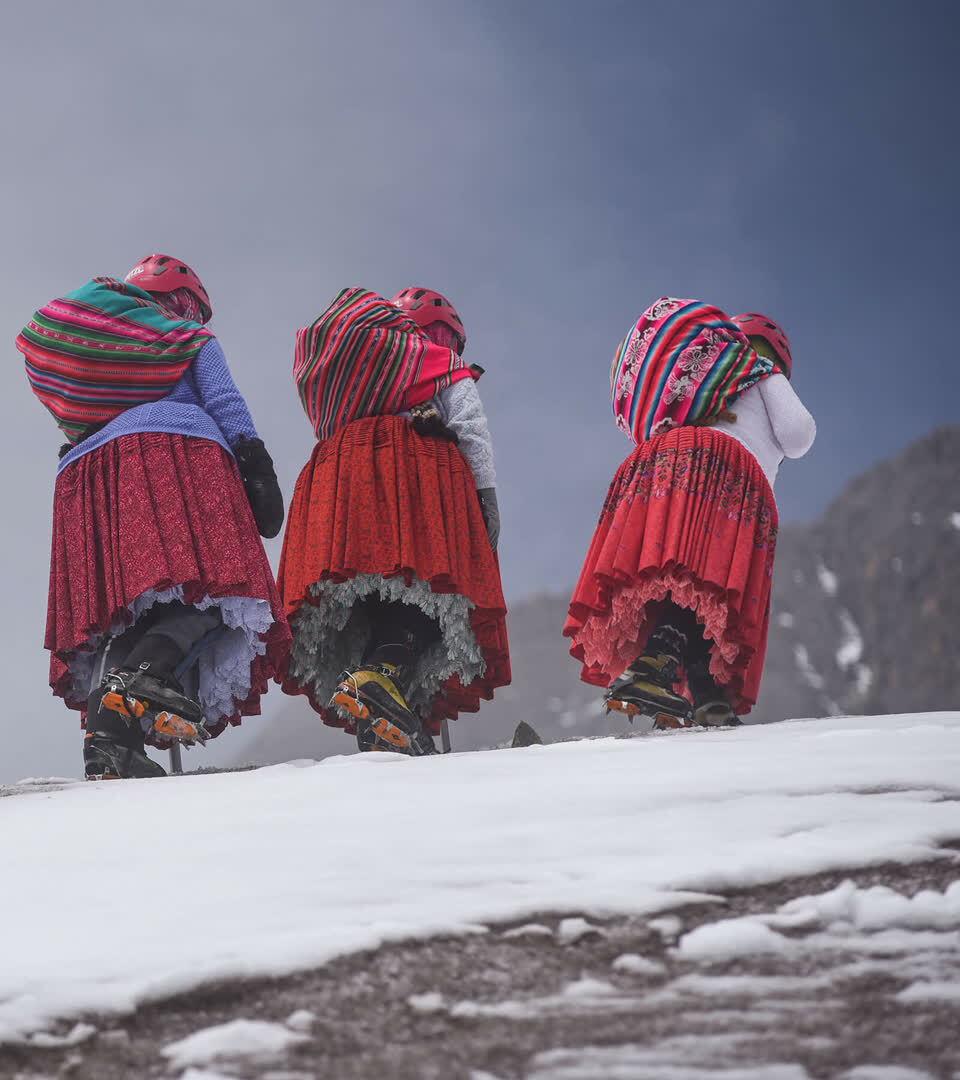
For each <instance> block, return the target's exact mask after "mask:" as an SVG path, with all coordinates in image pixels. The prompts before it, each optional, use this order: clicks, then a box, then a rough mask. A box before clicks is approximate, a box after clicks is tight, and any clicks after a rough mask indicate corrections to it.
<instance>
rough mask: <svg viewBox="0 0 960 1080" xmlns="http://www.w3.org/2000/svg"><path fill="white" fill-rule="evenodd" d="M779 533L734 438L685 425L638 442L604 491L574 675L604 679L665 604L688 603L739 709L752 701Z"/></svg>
mask: <svg viewBox="0 0 960 1080" xmlns="http://www.w3.org/2000/svg"><path fill="white" fill-rule="evenodd" d="M776 541H777V508H776V503H775V502H774V498H773V492H772V490H771V488H770V485H769V483H768V482H767V479H766V477H765V476H764V475H763V471H762V470H761V468H760V466H759V464H758V463H757V460H756V458H754V456H753V455H752V454H751V453H750V452H749V451H748V450H747V449H746V448H745V447H744V446H743V445H741V443H739V442H737V440H736V439H733V438H731V437H730V436H728V435H725V434H723V433H722V432H717V431H712V430H711V429H710V428H698V427H683V428H677V429H676V430H674V431H670V432H667V433H666V434H664V435H659V436H657V437H656V438H653V439H650V440H649V441H648V442H645V443H643V445H641V446H639V447H637V449H636V450H634V452H633V453H632V454H631V455H630V456H629V457H628V458H627V460H626V461H624V463H623V464H622V465H621V466H620V468H619V469H618V470H617V474H616V476H615V477H614V478H613V482H612V483H611V485H610V489H609V491H608V492H607V498H606V501H605V502H604V505H603V512H602V513H601V515H600V521H599V523H598V524H597V528H596V531H595V532H594V535H593V540H592V541H591V544H590V548H589V551H588V552H587V557H586V560H585V562H584V565H583V570H582V571H581V573H580V579H579V581H578V582H577V586H576V588H575V589H574V592H573V597H572V599H571V601H570V610H569V616H568V619H567V623H566V625H565V627H564V630H563V632H564V634H565V635H566V636H567V637H569V638H572V639H573V640H572V644H571V646H570V652H571V654H572V655H573V656H574V657H575V658H576V659H578V660H580V661H581V662H582V664H583V669H582V671H581V675H580V677H581V679H583V681H584V682H588V683H592V684H594V685H596V686H608V685H609V684H610V682H611V681H612V680H613V679H615V678H616V677H617V676H618V675H620V674H621V673H622V672H623V670H624V668H626V666H627V665H628V664H629V663H630V662H631V661H632V660H634V658H635V657H636V656H638V655H639V654H640V653H641V652H642V649H643V645H644V643H645V642H646V639H647V637H648V636H649V634H650V632H651V631H652V630H653V628H654V626H655V625H656V622H657V619H658V618H659V617H660V614H661V612H662V610H663V606H664V601H666V600H668V599H669V600H672V601H673V602H675V603H677V604H679V605H681V606H682V607H687V608H690V609H692V610H693V611H694V613H695V614H696V616H697V619H698V621H699V622H700V624H701V625H702V626H703V628H704V633H705V635H706V637H707V638H708V639H711V640H710V644H711V664H710V669H711V673H712V674H713V676H714V678H715V679H716V680H717V682H718V683H719V684H720V685H722V686H723V687H724V688H725V689H726V692H727V695H728V697H729V700H730V704H731V705H732V706H733V708H734V710H735V711H736V712H737V713H738V714H739V715H743V714H745V713H747V712H749V711H750V709H751V707H752V706H753V705H755V704H756V700H757V692H758V690H759V688H760V676H761V672H762V669H763V659H764V654H765V651H766V643H767V625H768V619H769V610H770V585H771V581H772V575H773V559H774V553H775V550H776Z"/></svg>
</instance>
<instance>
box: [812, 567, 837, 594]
mask: <svg viewBox="0 0 960 1080" xmlns="http://www.w3.org/2000/svg"><path fill="white" fill-rule="evenodd" d="M817 581H819V582H820V588H821V589H823V591H824V592H825V593H826V594H827V596H836V595H837V575H836V574H835V573H834V572H833V571H832V570H830V569H829V568H828V567H827V565H826V563H824V561H823V560H822V559H819V560H818V561H817Z"/></svg>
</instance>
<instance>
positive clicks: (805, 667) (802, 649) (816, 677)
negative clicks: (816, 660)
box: [793, 643, 824, 690]
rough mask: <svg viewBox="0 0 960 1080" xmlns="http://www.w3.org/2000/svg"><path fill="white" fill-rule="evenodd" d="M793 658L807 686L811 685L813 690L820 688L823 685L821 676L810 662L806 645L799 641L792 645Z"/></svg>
mask: <svg viewBox="0 0 960 1080" xmlns="http://www.w3.org/2000/svg"><path fill="white" fill-rule="evenodd" d="M793 659H794V660H795V661H796V665H797V669H798V670H799V672H800V674H801V676H802V677H803V681H804V682H805V683H806V684H807V686H812V687H813V689H814V690H822V689H823V687H824V682H823V676H822V675H821V674H820V672H819V671H817V669H816V668H815V667H814V666H813V664H812V663H811V661H810V654H809V653H808V652H807V647H806V645H802V644H800V643H797V644H796V645H794V647H793Z"/></svg>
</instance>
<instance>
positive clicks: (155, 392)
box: [17, 277, 212, 444]
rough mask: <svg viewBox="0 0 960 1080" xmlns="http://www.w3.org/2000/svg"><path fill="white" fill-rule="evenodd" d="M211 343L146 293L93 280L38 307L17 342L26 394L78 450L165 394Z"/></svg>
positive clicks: (197, 328) (123, 284) (108, 280)
mask: <svg viewBox="0 0 960 1080" xmlns="http://www.w3.org/2000/svg"><path fill="white" fill-rule="evenodd" d="M211 337H212V335H211V333H210V331H209V330H205V329H204V328H203V327H202V326H201V325H200V324H199V323H195V322H190V321H189V320H187V319H178V318H175V317H174V315H173V313H171V312H170V311H169V310H168V309H167V308H165V307H163V306H162V305H161V304H159V303H158V302H157V301H156V300H154V299H153V297H151V296H150V294H149V293H147V292H144V291H143V289H138V288H137V286H136V285H128V284H127V283H126V282H123V281H116V280H115V279H114V278H108V277H99V278H94V279H93V280H92V281H88V282H87V284H86V285H82V286H81V287H80V288H79V289H74V291H73V292H70V293H67V295H66V296H65V297H63V298H62V299H59V300H52V301H51V302H50V303H49V304H47V305H46V307H42V308H41V309H40V310H39V311H38V312H37V313H36V314H35V315H34V316H33V318H32V319H31V320H30V322H28V323H27V325H26V326H25V327H24V328H23V330H22V331H21V332H20V334H19V335H18V336H17V348H18V349H19V350H20V351H21V352H22V353H23V355H24V357H25V358H26V366H27V378H28V379H29V380H30V387H31V389H32V390H33V392H34V393H35V394H36V395H37V397H38V398H39V399H40V400H41V401H42V402H43V404H44V405H46V407H47V408H48V409H49V410H50V412H52V413H53V415H54V417H55V419H56V421H57V424H58V425H59V426H60V428H61V430H62V431H63V433H64V434H65V435H66V437H67V439H68V440H69V441H70V442H71V443H73V444H76V443H78V442H80V440H81V439H82V438H83V436H84V432H85V430H86V429H87V428H89V427H91V426H99V425H102V424H105V423H107V422H108V421H110V420H112V419H113V418H114V417H115V416H119V414H120V413H122V412H123V411H124V410H126V409H130V408H132V407H133V406H134V405H144V404H146V403H147V402H149V401H157V400H158V399H159V398H162V397H163V396H164V395H165V394H168V393H169V392H170V391H171V390H172V389H173V387H174V385H175V384H176V382H177V380H178V379H179V378H180V376H181V375H182V374H183V373H184V372H185V371H186V370H187V368H188V367H189V366H190V364H191V363H192V361H193V359H194V357H195V356H196V355H197V353H198V352H199V351H200V350H201V349H202V348H203V346H204V345H205V344H206V343H207V342H208V341H209V340H210V338H211Z"/></svg>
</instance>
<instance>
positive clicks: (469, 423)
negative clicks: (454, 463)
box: [430, 379, 497, 490]
mask: <svg viewBox="0 0 960 1080" xmlns="http://www.w3.org/2000/svg"><path fill="white" fill-rule="evenodd" d="M430 404H431V405H432V406H433V407H434V408H435V409H436V410H437V412H438V413H439V415H440V419H441V420H442V421H443V422H444V423H445V424H446V425H447V427H448V428H450V430H451V431H455V432H456V434H457V438H458V439H459V440H460V442H459V444H458V449H459V450H460V453H461V454H463V456H464V458H465V459H466V462H467V464H468V465H469V466H470V469H471V470H472V472H473V478H474V480H475V481H476V484H477V487H478V488H479V489H481V490H482V489H483V488H492V487H496V486H497V472H496V469H495V468H494V466H493V443H492V442H491V441H490V428H489V427H488V426H487V414H486V413H485V412H484V411H483V402H482V401H481V400H480V394H479V393H478V392H477V384H476V381H475V380H473V379H460V381H459V382H455V383H454V384H453V386H448V387H447V388H446V390H441V391H440V393H439V394H437V395H436V396H435V397H432V398H431V399H430Z"/></svg>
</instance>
